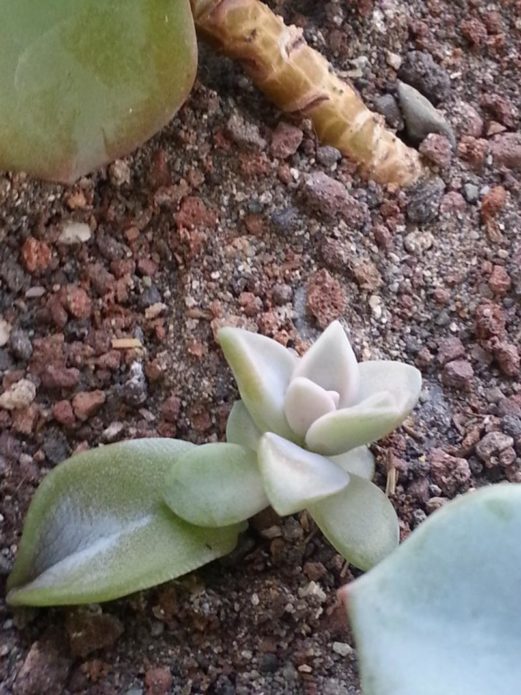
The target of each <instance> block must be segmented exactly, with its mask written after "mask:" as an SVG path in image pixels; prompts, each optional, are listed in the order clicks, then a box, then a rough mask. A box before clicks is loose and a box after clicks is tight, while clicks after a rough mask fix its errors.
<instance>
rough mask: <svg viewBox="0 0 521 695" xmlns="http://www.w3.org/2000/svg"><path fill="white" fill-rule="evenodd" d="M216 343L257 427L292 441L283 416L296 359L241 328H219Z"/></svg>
mask: <svg viewBox="0 0 521 695" xmlns="http://www.w3.org/2000/svg"><path fill="white" fill-rule="evenodd" d="M218 340H219V344H220V346H221V348H222V350H223V352H224V356H225V357H226V361H227V362H228V364H229V365H230V368H231V370H232V372H233V376H234V377H235V381H236V382H237V386H238V388H239V392H240V394H241V398H242V401H243V403H244V405H245V406H246V408H247V410H248V412H249V413H250V415H251V417H252V419H253V421H254V422H255V424H256V425H257V427H258V428H259V429H260V430H261V431H262V432H276V433H277V434H280V435H281V436H282V437H286V438H288V439H292V440H293V439H295V438H296V435H295V433H294V432H292V430H291V429H290V427H289V425H288V423H287V420H286V417H285V415H284V396H285V393H286V389H287V387H288V384H289V381H290V378H291V374H292V372H293V370H294V368H295V364H296V362H297V357H296V356H295V355H294V354H293V353H291V352H290V351H289V350H287V349H286V348H285V347H283V346H282V345H280V344H279V343H277V341H276V340H272V339H271V338H267V337H266V336H264V335H259V334H258V333H251V332H249V331H245V330H243V329H241V328H231V327H225V328H221V330H220V331H219V335H218Z"/></svg>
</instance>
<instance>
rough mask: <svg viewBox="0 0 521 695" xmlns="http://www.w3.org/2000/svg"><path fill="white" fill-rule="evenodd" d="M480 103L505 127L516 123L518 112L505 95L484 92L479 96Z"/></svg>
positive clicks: (511, 126) (510, 126)
mask: <svg viewBox="0 0 521 695" xmlns="http://www.w3.org/2000/svg"><path fill="white" fill-rule="evenodd" d="M481 105H482V106H483V108H484V109H485V110H486V111H488V112H489V113H490V114H492V116H493V117H494V118H495V119H496V120H497V121H499V122H500V123H502V124H503V125H504V126H507V128H513V127H514V126H515V125H516V122H517V119H518V116H519V112H518V110H517V109H516V107H515V106H514V105H513V104H512V102H511V101H510V100H509V99H507V98H506V97H505V96H503V95H501V94H485V95H484V96H483V97H482V98H481Z"/></svg>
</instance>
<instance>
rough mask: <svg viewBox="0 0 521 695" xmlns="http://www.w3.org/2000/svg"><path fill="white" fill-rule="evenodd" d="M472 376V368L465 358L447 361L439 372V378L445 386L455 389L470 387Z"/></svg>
mask: <svg viewBox="0 0 521 695" xmlns="http://www.w3.org/2000/svg"><path fill="white" fill-rule="evenodd" d="M473 378H474V370H473V369H472V365H471V364H470V362H467V360H454V361H453V362H448V363H447V364H446V365H445V367H444V368H443V371H442V373H441V380H442V382H443V383H444V384H445V385H446V386H453V387H454V388H457V389H462V390H468V389H470V386H471V383H472V380H473Z"/></svg>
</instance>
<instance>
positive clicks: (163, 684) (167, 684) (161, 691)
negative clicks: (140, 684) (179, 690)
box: [145, 666, 174, 695]
mask: <svg viewBox="0 0 521 695" xmlns="http://www.w3.org/2000/svg"><path fill="white" fill-rule="evenodd" d="M173 682H174V679H173V677H172V674H171V672H170V669H169V668H168V667H167V666H156V667H155V668H149V669H148V670H147V672H146V673H145V688H146V695H166V694H167V693H169V692H170V689H171V688H172V683H173Z"/></svg>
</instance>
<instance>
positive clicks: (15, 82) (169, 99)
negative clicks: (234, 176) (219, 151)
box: [0, 0, 197, 182]
mask: <svg viewBox="0 0 521 695" xmlns="http://www.w3.org/2000/svg"><path fill="white" fill-rule="evenodd" d="M196 66H197V45H196V39H195V30H194V26H193V19H192V14H191V10H190V3H189V0H111V2H107V0H74V2H72V1H70V0H69V2H65V1H64V0H16V2H13V1H12V0H0V168H2V169H12V170H24V171H26V172H28V173H30V174H33V175H35V176H38V177H41V178H44V179H49V180H58V181H63V182H71V181H73V180H75V179H76V178H78V177H79V176H81V175H83V174H86V173H88V172H89V171H91V170H93V169H95V168H96V167H98V166H100V165H102V164H104V163H106V162H109V161H111V160H113V159H115V158H117V157H121V156H123V155H126V154H128V153H129V152H131V151H132V150H133V149H134V148H135V147H137V146H138V145H140V144H141V143H143V142H144V141H145V140H147V139H148V138H150V137H151V136H152V135H153V134H154V133H155V132H157V131H158V130H159V129H160V128H161V127H162V126H164V125H165V124H166V123H168V121H169V120H170V119H171V118H172V116H173V114H174V113H175V112H176V111H177V109H178V108H179V107H180V106H181V104H182V103H183V101H184V100H185V99H186V97H187V95H188V94H189V92H190V89H191V87H192V84H193V81H194V78H195V71H196Z"/></svg>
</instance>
